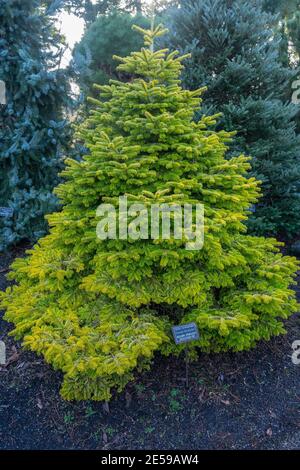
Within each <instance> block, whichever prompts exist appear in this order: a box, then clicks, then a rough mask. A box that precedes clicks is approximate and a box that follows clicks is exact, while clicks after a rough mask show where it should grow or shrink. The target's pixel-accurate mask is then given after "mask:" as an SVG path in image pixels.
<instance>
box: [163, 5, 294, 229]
mask: <svg viewBox="0 0 300 470" xmlns="http://www.w3.org/2000/svg"><path fill="white" fill-rule="evenodd" d="M169 22H170V28H169V29H170V34H169V40H168V42H167V44H168V45H169V46H170V47H171V48H174V49H179V50H180V51H182V52H186V51H191V53H192V58H191V59H190V60H188V61H187V63H186V68H185V70H184V72H183V76H182V77H183V83H184V86H185V87H186V88H188V89H191V90H193V89H196V88H198V87H200V86H204V85H206V86H207V88H208V90H207V92H206V93H205V95H204V105H205V106H204V108H203V110H202V112H203V113H214V112H216V111H220V112H222V113H223V117H222V119H221V120H220V122H219V128H225V129H226V130H228V131H232V130H236V131H237V137H236V138H235V139H234V141H233V143H232V145H231V148H230V153H229V156H230V155H237V154H239V153H241V152H243V153H245V154H246V155H249V156H251V157H252V161H251V165H252V172H251V175H252V176H255V177H256V178H257V179H258V180H260V181H262V192H263V198H262V199H261V200H260V202H259V204H257V205H256V207H255V212H254V213H253V215H252V216H251V217H250V220H249V227H250V229H251V230H252V232H253V233H255V234H259V235H264V234H270V235H278V234H279V235H280V236H284V237H293V236H297V235H298V233H299V229H300V219H299V217H298V214H299V212H300V137H299V134H297V133H296V132H295V126H296V124H295V116H296V114H297V112H298V108H297V106H295V105H293V104H291V103H290V100H291V94H292V92H291V83H292V81H293V79H294V78H295V74H296V71H294V70H292V69H291V68H289V67H284V66H283V65H282V63H281V60H280V57H279V42H280V38H277V37H276V36H275V37H274V32H273V29H272V27H273V24H274V17H273V16H272V15H271V14H269V13H265V12H263V10H262V9H261V2H260V0H257V1H254V2H253V1H252V0H251V1H249V0H186V1H185V2H183V4H182V7H181V9H177V10H175V11H174V13H173V15H172V16H171V18H170V21H169ZM287 101H289V102H287Z"/></svg>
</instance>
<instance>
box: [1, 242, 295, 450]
mask: <svg viewBox="0 0 300 470" xmlns="http://www.w3.org/2000/svg"><path fill="white" fill-rule="evenodd" d="M23 252H24V247H21V248H18V249H16V250H15V251H14V252H12V253H10V254H7V255H5V256H4V255H2V256H1V255H0V289H4V288H5V286H6V285H7V281H6V279H5V275H6V273H7V270H8V266H9V264H10V263H11V261H12V260H13V258H14V257H15V256H20V255H22V253H23ZM298 290H299V298H300V288H299V289H298ZM286 326H287V331H288V334H287V335H286V336H283V337H279V338H275V339H273V340H272V341H270V342H269V343H265V342H261V343H260V344H259V345H258V347H257V348H256V349H255V350H253V351H250V352H243V353H237V354H219V355H206V354H203V355H202V356H201V357H200V359H199V361H198V362H197V363H194V364H193V365H191V366H190V387H189V389H186V388H185V386H184V381H183V378H184V376H185V365H184V361H183V358H182V359H181V358H178V359H174V358H168V359H165V358H161V357H157V358H156V360H155V361H154V363H153V367H152V369H151V371H149V372H147V373H144V374H142V375H140V376H139V377H137V378H136V381H135V382H134V383H131V384H129V385H128V386H127V388H126V390H125V392H124V393H123V394H121V395H120V396H117V397H116V398H115V399H113V400H112V401H111V403H110V412H109V413H108V412H107V410H106V409H105V407H103V405H102V404H101V403H95V402H82V403H73V402H72V403H68V402H65V401H63V400H62V399H61V397H60V395H59V387H60V382H61V374H60V373H58V372H55V371H53V369H52V368H51V367H50V366H48V365H46V364H45V363H44V361H43V359H42V358H40V357H38V356H36V355H35V354H32V353H28V352H24V351H23V350H22V349H21V347H20V344H19V343H18V342H15V341H14V340H13V339H12V338H11V337H8V336H7V334H8V332H9V331H10V329H11V325H9V324H7V323H6V322H4V321H3V320H1V318H0V339H2V340H4V341H5V343H6V346H7V357H8V362H9V365H7V366H6V367H2V368H1V367H0V449H130V450H136V449H148V450H150V449H156V450H161V449H164V450H166V449H168V450H171V449H177V450H180V449H187V450H194V449H196V450H200V449H300V407H299V404H300V380H299V377H300V375H299V372H300V366H296V365H294V364H293V363H292V360H291V354H292V347H291V345H292V343H293V341H295V340H299V339H300V318H299V316H298V315H295V316H294V317H293V318H291V319H290V320H289V321H288V322H287V324H286Z"/></svg>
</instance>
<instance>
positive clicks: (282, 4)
mask: <svg viewBox="0 0 300 470" xmlns="http://www.w3.org/2000/svg"><path fill="white" fill-rule="evenodd" d="M263 7H264V9H265V10H266V11H268V12H271V13H273V14H277V16H275V17H274V20H275V28H276V30H277V32H278V33H279V34H280V37H281V42H280V57H281V60H282V62H283V64H284V65H288V64H289V63H290V62H295V61H297V62H298V63H299V58H300V17H299V15H300V11H299V8H300V2H299V0H264V1H263Z"/></svg>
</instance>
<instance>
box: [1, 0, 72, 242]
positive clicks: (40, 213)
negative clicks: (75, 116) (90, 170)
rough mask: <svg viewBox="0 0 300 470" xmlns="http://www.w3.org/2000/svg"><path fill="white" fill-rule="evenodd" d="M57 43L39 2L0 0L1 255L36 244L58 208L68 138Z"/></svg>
mask: <svg viewBox="0 0 300 470" xmlns="http://www.w3.org/2000/svg"><path fill="white" fill-rule="evenodd" d="M61 48H62V44H61V38H60V36H59V34H58V33H57V31H56V30H55V28H54V25H53V20H52V19H51V17H48V16H47V15H45V12H44V10H43V8H42V2H41V1H40V0H2V1H1V3H0V80H3V81H4V82H5V84H6V105H3V106H0V142H1V146H0V206H1V207H9V208H10V209H12V210H13V215H12V216H5V217H4V216H1V215H0V251H1V250H2V249H4V248H5V247H7V246H8V245H11V244H13V243H16V242H17V241H19V240H21V239H24V238H26V239H30V240H36V239H37V238H39V237H40V236H41V235H42V234H44V233H45V230H46V227H47V226H46V222H45V220H44V214H45V213H49V212H50V211H52V210H53V209H54V208H56V207H57V205H56V198H55V196H53V194H52V189H53V187H54V186H55V185H56V184H57V183H58V176H57V173H58V171H59V169H61V167H62V163H61V162H62V148H63V146H64V145H65V144H66V142H67V141H68V133H69V131H68V126H67V124H66V120H65V118H64V116H63V106H66V103H67V99H68V81H67V77H66V74H65V73H64V72H63V71H62V70H59V69H58V65H59V62H60V58H61Z"/></svg>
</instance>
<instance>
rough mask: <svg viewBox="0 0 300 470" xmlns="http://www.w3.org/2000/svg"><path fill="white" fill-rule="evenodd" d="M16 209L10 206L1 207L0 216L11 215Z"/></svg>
mask: <svg viewBox="0 0 300 470" xmlns="http://www.w3.org/2000/svg"><path fill="white" fill-rule="evenodd" d="M13 213H14V211H13V209H11V208H10V207H0V217H11V216H12V215H13Z"/></svg>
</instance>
